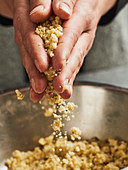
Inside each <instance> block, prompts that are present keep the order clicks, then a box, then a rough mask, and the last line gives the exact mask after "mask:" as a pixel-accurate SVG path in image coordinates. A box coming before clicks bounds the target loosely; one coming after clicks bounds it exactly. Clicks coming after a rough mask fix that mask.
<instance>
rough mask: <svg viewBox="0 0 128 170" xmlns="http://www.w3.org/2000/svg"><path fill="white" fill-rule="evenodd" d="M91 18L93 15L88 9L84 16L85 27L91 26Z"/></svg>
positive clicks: (92, 18)
mask: <svg viewBox="0 0 128 170" xmlns="http://www.w3.org/2000/svg"><path fill="white" fill-rule="evenodd" d="M93 20H94V15H93V12H91V11H90V12H88V14H87V15H86V18H85V24H86V28H90V27H91V26H92V23H93Z"/></svg>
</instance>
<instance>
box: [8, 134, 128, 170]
mask: <svg viewBox="0 0 128 170" xmlns="http://www.w3.org/2000/svg"><path fill="white" fill-rule="evenodd" d="M39 144H40V146H39V147H35V148H34V150H33V151H27V152H21V151H18V150H16V151H14V152H13V154H12V157H11V158H10V159H8V160H7V161H6V165H7V166H8V168H9V170H16V169H26V170H36V169H37V170H119V169H122V168H124V167H127V166H128V143H126V142H124V141H117V140H114V139H108V140H107V141H103V140H102V141H101V140H98V139H97V138H92V139H90V140H83V141H74V142H73V141H70V140H68V139H66V138H64V137H63V138H57V140H54V136H53V135H50V136H49V137H46V138H41V139H40V140H39Z"/></svg>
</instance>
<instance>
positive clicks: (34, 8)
mask: <svg viewBox="0 0 128 170" xmlns="http://www.w3.org/2000/svg"><path fill="white" fill-rule="evenodd" d="M50 14H51V0H30V18H31V20H32V22H34V23H39V22H42V21H44V20H46V19H47V18H48V17H49V16H50Z"/></svg>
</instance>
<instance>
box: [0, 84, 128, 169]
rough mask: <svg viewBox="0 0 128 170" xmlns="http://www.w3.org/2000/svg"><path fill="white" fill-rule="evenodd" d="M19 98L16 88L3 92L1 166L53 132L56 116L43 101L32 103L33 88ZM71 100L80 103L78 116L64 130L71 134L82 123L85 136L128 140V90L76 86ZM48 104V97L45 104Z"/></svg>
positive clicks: (0, 129)
mask: <svg viewBox="0 0 128 170" xmlns="http://www.w3.org/2000/svg"><path fill="white" fill-rule="evenodd" d="M22 93H24V94H25V98H24V99H23V100H22V101H19V100H17V98H16V94H15V92H11V93H7V94H3V95H1V96H0V146H2V147H0V169H3V170H4V169H6V168H5V166H4V165H3V162H4V160H6V159H7V158H8V157H10V156H11V153H12V152H13V151H14V150H16V149H19V150H23V151H25V150H31V149H33V148H34V147H35V146H37V141H38V139H39V138H40V137H45V136H48V135H50V134H51V133H52V128H51V123H52V121H53V118H52V117H49V118H48V117H45V116H44V110H42V109H41V105H40V104H39V103H32V102H31V101H30V99H29V90H28V89H24V90H22ZM69 101H73V102H74V103H75V104H77V105H78V108H77V109H75V111H74V115H75V118H72V119H71V121H69V122H66V121H65V126H64V128H63V131H65V130H66V131H68V134H69V135H70V130H71V127H73V126H75V127H79V128H80V130H81V131H82V138H83V139H87V138H91V137H94V136H96V137H98V138H100V139H106V138H109V137H112V138H121V139H123V140H126V141H128V133H127V131H128V92H127V91H124V90H120V89H118V88H116V89H115V88H108V87H107V88H106V87H99V86H92V85H76V86H74V91H73V95H72V97H71V98H70V100H69ZM44 104H46V102H45V101H43V102H42V105H44Z"/></svg>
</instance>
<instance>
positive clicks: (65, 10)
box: [53, 0, 76, 19]
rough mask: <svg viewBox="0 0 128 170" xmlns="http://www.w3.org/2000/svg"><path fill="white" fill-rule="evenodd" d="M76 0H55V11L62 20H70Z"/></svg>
mask: <svg viewBox="0 0 128 170" xmlns="http://www.w3.org/2000/svg"><path fill="white" fill-rule="evenodd" d="M75 3H76V0H61V1H60V0H53V11H54V13H55V14H56V15H58V16H59V17H60V18H62V19H69V18H70V17H71V15H72V11H73V8H74V5H75Z"/></svg>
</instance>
